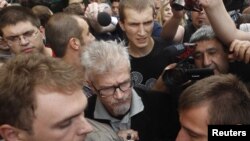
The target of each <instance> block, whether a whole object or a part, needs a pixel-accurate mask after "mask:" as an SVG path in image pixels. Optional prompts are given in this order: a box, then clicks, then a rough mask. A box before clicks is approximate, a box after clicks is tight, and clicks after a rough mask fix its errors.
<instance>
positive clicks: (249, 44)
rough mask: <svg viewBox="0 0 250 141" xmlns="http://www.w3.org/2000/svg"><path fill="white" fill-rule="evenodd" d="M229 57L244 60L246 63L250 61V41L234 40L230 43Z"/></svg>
mask: <svg viewBox="0 0 250 141" xmlns="http://www.w3.org/2000/svg"><path fill="white" fill-rule="evenodd" d="M230 52H233V54H230V55H229V59H235V60H238V61H244V62H245V63H246V64H247V63H249V62H250V41H247V40H237V39H236V40H234V41H233V42H232V44H231V45H230Z"/></svg>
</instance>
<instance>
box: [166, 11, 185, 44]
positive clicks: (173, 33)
mask: <svg viewBox="0 0 250 141" xmlns="http://www.w3.org/2000/svg"><path fill="white" fill-rule="evenodd" d="M172 12H173V16H172V17H171V18H170V19H169V20H166V21H165V23H164V25H163V28H162V32H161V37H162V38H163V39H166V40H170V41H172V40H173V41H174V42H182V39H183V37H184V32H185V29H184V27H182V26H180V22H181V20H182V18H183V16H184V13H185V12H184V10H181V11H176V10H174V9H172Z"/></svg>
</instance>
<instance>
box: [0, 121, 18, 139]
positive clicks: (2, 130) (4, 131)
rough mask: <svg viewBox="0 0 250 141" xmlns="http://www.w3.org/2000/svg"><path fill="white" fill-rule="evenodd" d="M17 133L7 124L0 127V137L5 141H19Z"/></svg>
mask: <svg viewBox="0 0 250 141" xmlns="http://www.w3.org/2000/svg"><path fill="white" fill-rule="evenodd" d="M18 134H19V131H18V130H17V129H16V128H15V127H13V126H11V125H8V124H4V125H1V126H0V135H1V136H2V138H3V139H4V140H6V141H19V136H18Z"/></svg>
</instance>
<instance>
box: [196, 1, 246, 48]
mask: <svg viewBox="0 0 250 141" xmlns="http://www.w3.org/2000/svg"><path fill="white" fill-rule="evenodd" d="M199 2H200V4H201V5H202V7H203V8H204V10H205V11H206V14H207V16H208V19H209V21H210V23H211V26H212V27H213V30H214V32H215V33H216V35H218V37H219V38H220V39H221V40H222V41H223V42H224V43H225V44H227V45H230V44H231V43H232V41H233V40H234V39H241V40H250V33H246V32H243V31H240V30H238V29H237V28H236V26H235V23H234V22H233V20H232V19H231V17H230V16H229V14H228V13H227V11H226V8H225V6H224V4H223V0H199Z"/></svg>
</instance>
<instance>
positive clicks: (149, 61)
mask: <svg viewBox="0 0 250 141" xmlns="http://www.w3.org/2000/svg"><path fill="white" fill-rule="evenodd" d="M171 44H172V43H171V42H166V41H164V40H162V39H161V38H154V47H153V49H152V51H151V52H150V53H149V54H148V55H146V56H143V57H140V58H135V57H133V56H130V57H131V68H132V79H133V80H134V82H135V86H136V87H140V88H146V89H149V88H152V86H153V85H154V83H155V81H156V80H157V79H158V77H159V76H160V75H161V73H162V72H163V70H164V68H165V67H166V66H167V65H169V64H171V63H173V62H174V61H175V59H174V58H175V57H173V56H171V54H170V53H169V52H167V51H168V50H166V49H165V48H167V47H169V45H171Z"/></svg>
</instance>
